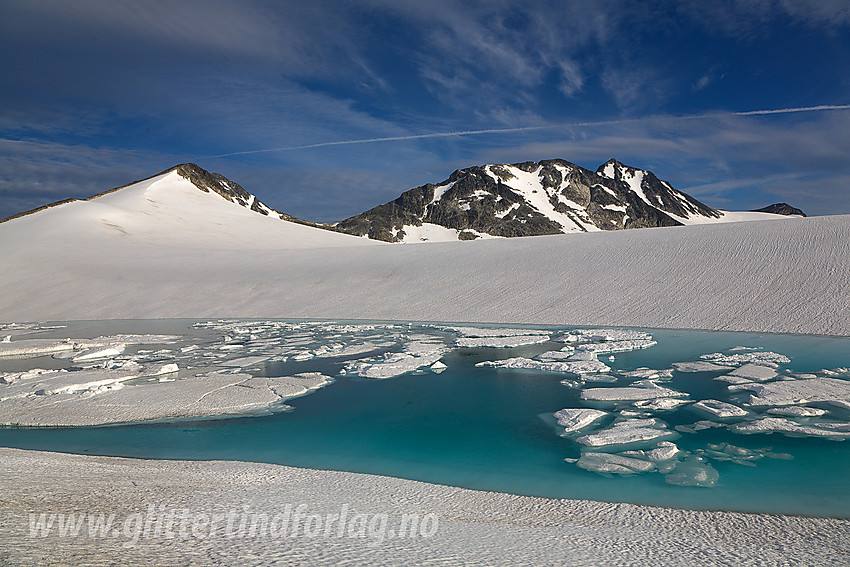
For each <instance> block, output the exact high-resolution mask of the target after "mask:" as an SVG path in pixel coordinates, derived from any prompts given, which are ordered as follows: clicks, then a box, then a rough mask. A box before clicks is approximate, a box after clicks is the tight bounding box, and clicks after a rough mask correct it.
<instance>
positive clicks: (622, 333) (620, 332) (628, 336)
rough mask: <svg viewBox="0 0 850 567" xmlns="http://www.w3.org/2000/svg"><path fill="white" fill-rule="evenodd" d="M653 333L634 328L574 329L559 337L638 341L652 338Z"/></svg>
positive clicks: (572, 339)
mask: <svg viewBox="0 0 850 567" xmlns="http://www.w3.org/2000/svg"><path fill="white" fill-rule="evenodd" d="M651 339H652V335H650V334H649V333H646V332H644V331H636V330H633V329H573V330H571V331H569V332H568V333H567V334H565V335H562V336H561V337H559V338H558V339H556V340H558V341H562V342H582V341H636V340H651Z"/></svg>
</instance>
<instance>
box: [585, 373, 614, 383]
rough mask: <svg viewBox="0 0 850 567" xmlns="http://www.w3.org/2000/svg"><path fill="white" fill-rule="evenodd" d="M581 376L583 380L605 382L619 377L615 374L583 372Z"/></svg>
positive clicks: (610, 381)
mask: <svg viewBox="0 0 850 567" xmlns="http://www.w3.org/2000/svg"><path fill="white" fill-rule="evenodd" d="M581 378H582V380H584V381H585V382H602V383H605V382H607V383H609V384H613V383H615V382H619V381H620V379H619V378H617V377H616V376H611V375H609V374H583V375H582V377H581Z"/></svg>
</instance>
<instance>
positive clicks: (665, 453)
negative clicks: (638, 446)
mask: <svg viewBox="0 0 850 567" xmlns="http://www.w3.org/2000/svg"><path fill="white" fill-rule="evenodd" d="M679 452H680V451H679V448H678V447H677V446H676V444H675V443H672V442H670V441H661V442H659V443H658V444H657V445H656V446H655V448H654V449H648V450H638V451H623V452H622V453H620V454H621V455H623V456H626V457H634V458H637V459H646V460H649V461H652V462H656V463H657V462H661V461H669V460H670V459H672V458H674V457H676V455H678V454H679Z"/></svg>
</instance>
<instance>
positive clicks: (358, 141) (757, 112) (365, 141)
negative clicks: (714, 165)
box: [206, 104, 850, 158]
mask: <svg viewBox="0 0 850 567" xmlns="http://www.w3.org/2000/svg"><path fill="white" fill-rule="evenodd" d="M830 110H850V104H822V105H819V106H802V107H796V108H776V109H769V110H744V111H741V112H729V113H723V112H718V113H707V114H690V115H683V116H673V117H671V118H673V119H676V120H695V119H699V118H710V117H713V116H718V115H722V114H730V115H733V116H760V115H765V114H793V113H795V112H822V111H830ZM648 118H649V119H651V118H653V117H651V116H650V117H642V118H620V119H617V120H597V121H593V122H571V123H565V124H545V125H541V126H521V127H517V128H488V129H486V130H457V131H454V132H431V133H428V134H410V135H407V136H387V137H384V138H359V139H356V140H337V141H335V142H319V143H316V144H306V145H303V146H286V147H282V148H266V149H263V150H247V151H243V152H231V153H229V154H218V155H214V156H206V157H207V158H223V157H232V156H242V155H248V154H262V153H267V152H288V151H293V150H308V149H311V148H325V147H328V146H348V145H352V144H374V143H377V142H398V141H404V140H423V139H427V138H452V137H459V136H477V135H480V134H505V133H510V132H530V131H533V130H550V129H552V128H571V127H572V128H577V127H582V126H607V125H612V124H624V123H628V122H639V121H643V120H646V119H648ZM655 118H660V117H655Z"/></svg>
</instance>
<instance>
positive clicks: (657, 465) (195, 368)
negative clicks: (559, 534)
mask: <svg viewBox="0 0 850 567" xmlns="http://www.w3.org/2000/svg"><path fill="white" fill-rule="evenodd" d="M0 340H2V341H3V342H0V423H5V424H34V423H45V422H44V421H43V420H45V419H53V420H54V421H55V423H90V422H92V421H86V419H89V420H95V421H94V422H97V421H96V420H98V419H102V416H119V418H118V419H116V421H126V420H123V419H120V416H121V415H128V416H131V417H130V418H129V419H132V420H135V419H137V418H132V416H138V415H139V414H138V412H136V413H132V412H131V413H126V414H125V413H122V412H125V411H128V410H127V408H128V407H131V406H132V405H133V404H140V405H142V406H144V405H145V404H150V405H151V406H152V407H153V406H156V408H154V409H156V411H154V412H153V413H152V414H151V416H152V418H153V419H156V420H157V422H155V423H132V424H118V425H115V424H113V425H104V426H78V427H29V426H19V425H5V426H2V427H0V446H6V447H17V448H23V449H37V450H48V451H61V452H69V453H80V454H88V455H113V456H123V457H139V458H148V459H197V460H213V459H215V460H218V459H225V460H240V461H259V462H266V463H278V464H283V465H293V466H299V467H309V468H315V469H333V470H342V471H352V472H361V473H371V474H379V475H388V476H394V477H401V478H407V479H413V480H420V481H426V482H432V483H438V484H446V485H453V486H460V487H466V488H472V489H478V490H490V491H498V492H507V493H512V494H522V495H532V496H544V497H553V498H577V499H590V500H599V501H617V502H631V503H636V504H650V505H659V506H671V507H677V508H689V509H710V510H735V511H744V512H767V513H783V514H800V515H811V516H834V517H843V518H850V443H848V442H846V441H845V439H847V438H848V437H850V369H848V367H850V339H848V338H836V337H821V336H798V335H771V334H755V333H731V332H702V331H673V330H660V329H599V328H574V327H541V326H536V327H530V326H525V327H518V326H505V325H480V324H474V325H471V324H448V323H447V324H425V323H387V322H362V321H335V322H328V321H291V320H290V321H274V320H264V321H259V320H251V321H245V320H226V321H223V320H222V321H188V320H158V321H101V322H96V321H95V322H92V321H89V322H62V323H49V324H47V323H44V324H30V325H19V324H7V325H0ZM482 363H484V364H482ZM487 363H492V364H487ZM174 365H176V366H174ZM310 373H313V374H310ZM296 375H298V376H296ZM293 376H295V377H294V378H287V379H285V380H284V379H280V380H276V379H277V378H278V377H293ZM213 386H214V387H213ZM302 386H303V387H302ZM163 392H164V393H165V395H163ZM293 396H295V397H293ZM234 399H238V400H242V401H240V402H239V403H240V404H242V405H241V406H239V409H234V407H235V406H233V403H235V402H233V403H231V402H232V400H234ZM128 400H129V402H128ZM180 400H188V401H185V402H182V401H180ZM131 402H132V403H131ZM178 402H179V403H178ZM180 404H184V406H185V404H189V405H191V407H193V408H195V410H193V411H194V412H195V413H194V415H195V417H190V418H184V419H179V418H178V416H177V413H179V412H177V413H175V409H174V408H175V407H178V408H179V407H184V406H180ZM229 404H230V405H229ZM204 408H206V409H204ZM202 410H203V411H207V410H208V411H210V412H211V413H217V414H219V415H220V414H227V413H232V412H234V411H243V412H248V413H247V414H246V415H245V416H243V417H229V418H226V419H224V418H220V417H219V418H204V419H200V418H199V417H198V415H200V413H201V412H202ZM561 410H564V411H561ZM157 411H158V412H160V413H156V412H157ZM63 412H64V413H63ZM556 412H557V413H556ZM45 416H47V417H45ZM63 419H64V420H65V421H63ZM40 420H41V421H40ZM75 420H76V421H75ZM33 474H38V471H33Z"/></svg>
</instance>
